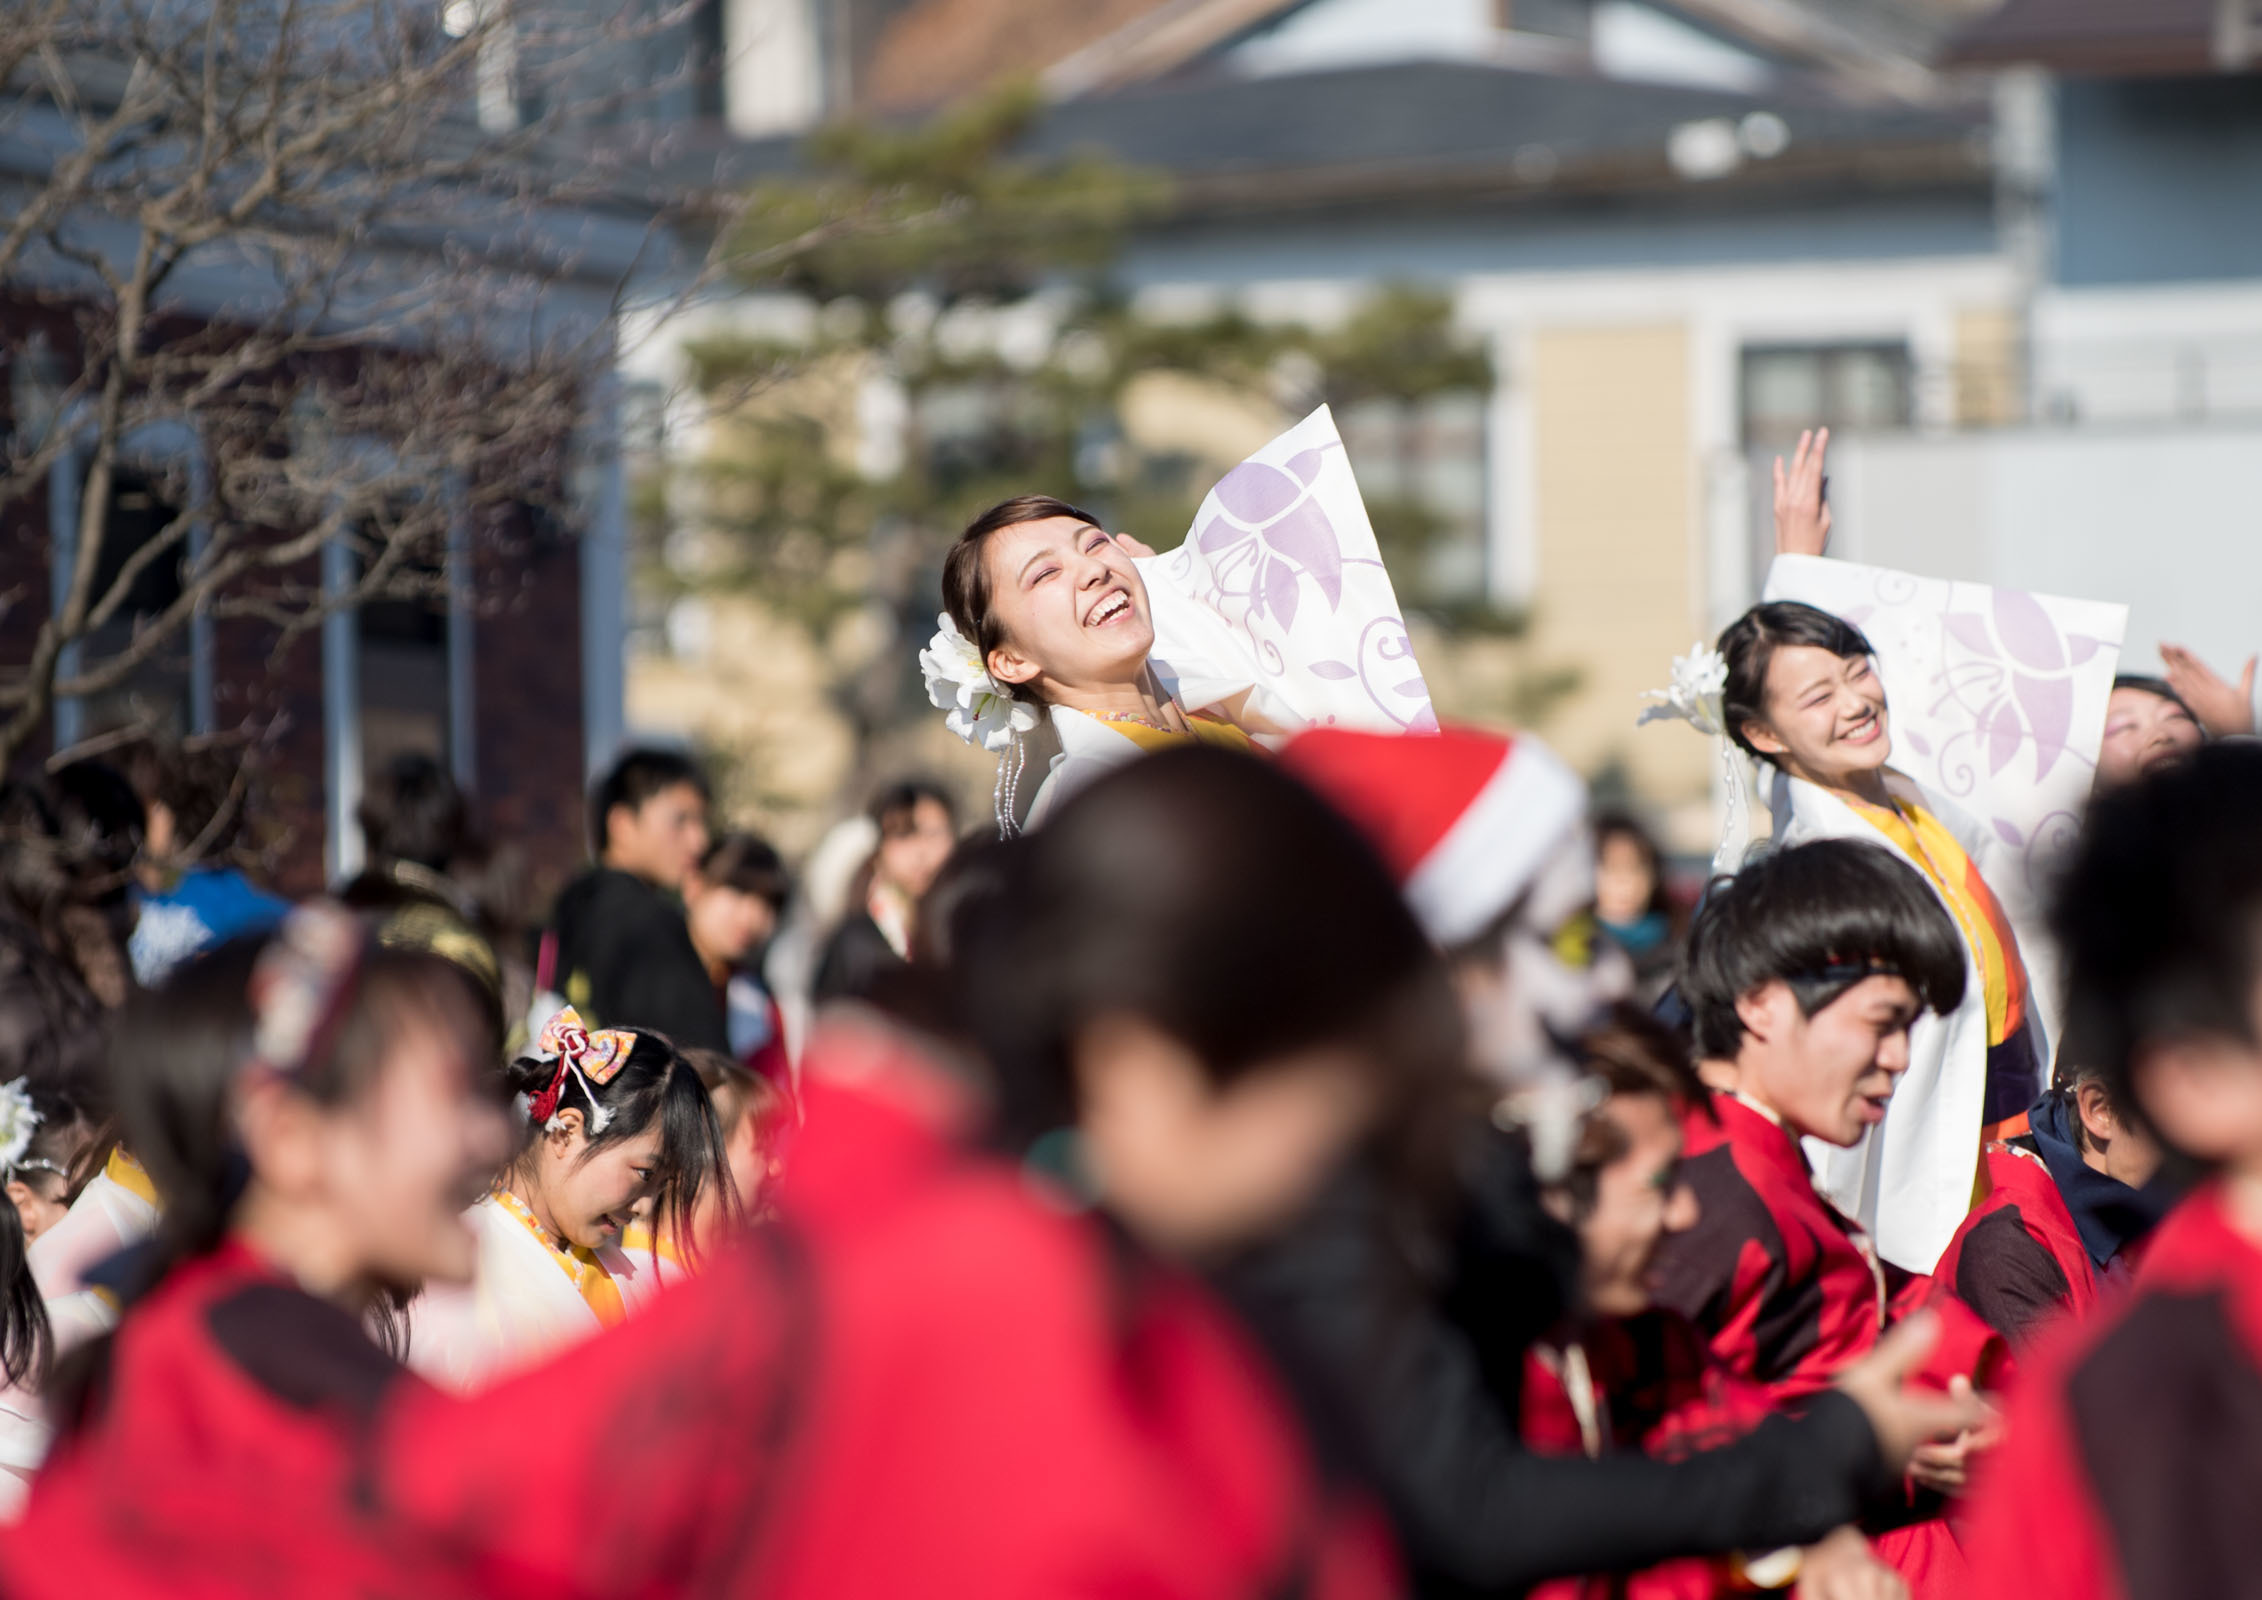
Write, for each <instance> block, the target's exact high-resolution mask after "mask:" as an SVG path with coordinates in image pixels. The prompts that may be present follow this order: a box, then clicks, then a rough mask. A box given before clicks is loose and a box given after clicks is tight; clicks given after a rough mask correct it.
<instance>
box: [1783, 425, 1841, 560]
mask: <svg viewBox="0 0 2262 1600" xmlns="http://www.w3.org/2000/svg"><path fill="white" fill-rule="evenodd" d="M1829 446H1830V430H1829V429H1828V428H1809V429H1807V430H1806V431H1805V432H1803V433H1801V434H1800V435H1799V446H1798V449H1796V450H1795V451H1793V452H1792V454H1791V465H1790V469H1789V470H1788V471H1785V470H1784V467H1783V458H1782V457H1781V456H1777V457H1776V458H1775V553H1776V554H1777V555H1779V556H1818V555H1821V554H1822V552H1823V550H1824V548H1825V547H1826V546H1828V544H1829V543H1830V502H1829V500H1828V499H1827V498H1826V494H1827V491H1828V489H1829V487H1830V480H1829V478H1827V477H1826V476H1824V474H1823V470H1822V453H1823V451H1825V450H1826V449H1828V448H1829Z"/></svg>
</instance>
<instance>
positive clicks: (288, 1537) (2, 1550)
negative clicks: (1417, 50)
mask: <svg viewBox="0 0 2262 1600" xmlns="http://www.w3.org/2000/svg"><path fill="white" fill-rule="evenodd" d="M423 1388H424V1384H423V1382H422V1380H421V1379H418V1378H416V1377H414V1376H412V1375H411V1374H409V1373H408V1372H406V1371H405V1370H404V1369H402V1368H401V1367H400V1366H399V1365H398V1364H397V1363H395V1362H394V1361H393V1360H392V1358H391V1357H389V1356H387V1355H385V1354H384V1353H383V1352H382V1351H380V1350H379V1349H378V1348H377V1347H376V1346H375V1345H373V1344H372V1343H370V1341H369V1337H368V1335H367V1333H366V1332H365V1331H364V1329H363V1326H362V1324H361V1322H360V1321H359V1319H357V1318H355V1317H354V1316H352V1315H350V1314H349V1313H347V1312H346V1311H344V1310H341V1309H340V1308H338V1307H336V1306H334V1305H331V1304H329V1303H327V1302H325V1301H321V1300H317V1299H314V1298H313V1297H311V1296H309V1295H307V1294H305V1293H304V1292H303V1291H301V1290H299V1289H298V1288H296V1287H295V1286H293V1285H290V1284H287V1283H285V1282H284V1281H283V1280H282V1279H281V1278H280V1277H279V1276H277V1274H276V1273H274V1272H273V1271H272V1270H271V1269H269V1268H268V1267H267V1266H266V1265H265V1264H264V1263H263V1262H262V1261H260V1259H259V1258H258V1257H256V1256H255V1255H253V1254H252V1253H251V1252H250V1251H249V1250H248V1249H246V1248H244V1247H243V1246H241V1245H238V1244H233V1243H231V1244H228V1245H224V1246H222V1248H221V1249H220V1250H218V1251H217V1252H215V1253H214V1254H212V1255H210V1256H207V1257H205V1258H203V1259H201V1260H197V1261H192V1262H189V1263H187V1264H186V1265H184V1266H182V1267H180V1268H179V1269H178V1270H176V1271H175V1272H173V1273H172V1274H171V1275H170V1276H168V1277H167V1278H166V1280H165V1281H164V1282H163V1283H162V1284H161V1285H159V1286H158V1288H157V1289H156V1290H154V1291H153V1292H152V1293H151V1294H150V1295H149V1297H148V1298H147V1299H146V1300H144V1301H142V1302H141V1303H139V1304H137V1305H136V1306H135V1307H134V1308H133V1309H132V1311H131V1312H130V1313H129V1314H128V1316H127V1317H126V1319H125V1321H124V1323H123V1324H122V1325H121V1327H120V1328H119V1331H118V1334H117V1337H116V1341H115V1343H114V1345H113V1347H112V1351H111V1358H110V1364H109V1367H108V1371H107V1375H106V1377H105V1379H104V1380H103V1382H102V1383H101V1384H100V1386H99V1387H98V1390H97V1392H96V1394H95V1396H94V1397H93V1399H92V1401H91V1403H90V1410H89V1419H88V1421H87V1423H86V1424H85V1426H84V1427H83V1428H82V1429H80V1430H79V1431H78V1432H76V1433H75V1434H68V1435H66V1436H65V1437H64V1439H63V1440H62V1442H61V1443H60V1444H59V1445H58V1446H57V1448H56V1450H55V1452H54V1454H53V1455H52V1456H50V1457H49V1459H48V1462H47V1464H46V1466H45V1468H44V1469H43V1470H42V1471H41V1473H40V1475H39V1477H38V1478H37V1479H36V1480H35V1481H34V1484H33V1489H32V1494H31V1500H30V1503H29V1505H28V1507H27V1508H26V1511H25V1515H24V1519H23V1520H22V1521H21V1522H20V1523H18V1524H16V1525H15V1526H14V1527H13V1528H10V1529H6V1530H4V1531H0V1593H5V1594H7V1595H8V1596H10V1597H11V1600H85V1597H87V1596H93V1595H100V1596H104V1597H110V1596H119V1597H134V1596H152V1597H155V1596H165V1597H168V1600H170V1597H176V1596H177V1597H184V1600H235V1597H248V1596H256V1595H275V1594H289V1595H293V1596H325V1595H336V1596H341V1597H342V1596H349V1595H350V1596H355V1597H360V1600H376V1597H384V1596H393V1597H399V1600H446V1597H448V1596H450V1595H465V1596H468V1595H470V1594H471V1593H472V1592H473V1591H472V1590H470V1589H468V1588H463V1587H460V1586H458V1585H456V1584H455V1582H454V1579H453V1575H452V1573H451V1571H450V1570H449V1568H448V1567H447V1566H446V1565H445V1564H444V1563H441V1562H437V1561H433V1560H430V1559H427V1558H426V1555H425V1553H424V1552H422V1551H421V1550H420V1549H419V1547H418V1546H417V1545H416V1543H415V1541H414V1540H413V1539H408V1540H403V1539H401V1538H399V1537H397V1530H394V1529H392V1528H390V1527H388V1526H387V1525H386V1524H385V1523H384V1522H383V1521H382V1520H381V1519H379V1518H376V1517H373V1516H372V1515H370V1514H369V1512H368V1510H367V1509H366V1508H365V1507H364V1506H363V1505H362V1503H361V1502H360V1500H359V1498H358V1497H357V1496H356V1494H355V1493H354V1492H353V1486H354V1482H355V1459H356V1443H357V1441H358V1440H360V1439H362V1438H364V1437H365V1436H366V1435H367V1433H368V1430H369V1428H370V1426H371V1422H372V1419H373V1417H374V1416H375V1415H376V1413H377V1412H378V1410H379V1409H380V1407H382V1406H383V1405H385V1404H387V1403H388V1402H390V1401H391V1400H392V1399H394V1398H396V1397H397V1396H398V1395H400V1394H401V1393H403V1392H408V1391H418V1390H422V1389H423Z"/></svg>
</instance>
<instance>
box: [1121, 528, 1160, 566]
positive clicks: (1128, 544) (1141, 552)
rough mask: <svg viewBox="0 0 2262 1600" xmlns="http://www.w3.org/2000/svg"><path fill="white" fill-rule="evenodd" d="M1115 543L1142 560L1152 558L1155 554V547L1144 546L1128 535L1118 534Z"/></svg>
mask: <svg viewBox="0 0 2262 1600" xmlns="http://www.w3.org/2000/svg"><path fill="white" fill-rule="evenodd" d="M1115 542H1116V543H1117V544H1119V545H1121V546H1123V548H1124V549H1126V550H1128V551H1130V552H1131V554H1132V555H1134V556H1136V557H1138V558H1139V559H1141V560H1144V559H1146V558H1147V557H1148V556H1151V555H1153V554H1154V553H1155V551H1154V546H1152V545H1149V544H1142V543H1141V542H1140V541H1138V540H1137V539H1134V538H1132V537H1131V535H1129V534H1128V533H1119V534H1117V535H1116V536H1115Z"/></svg>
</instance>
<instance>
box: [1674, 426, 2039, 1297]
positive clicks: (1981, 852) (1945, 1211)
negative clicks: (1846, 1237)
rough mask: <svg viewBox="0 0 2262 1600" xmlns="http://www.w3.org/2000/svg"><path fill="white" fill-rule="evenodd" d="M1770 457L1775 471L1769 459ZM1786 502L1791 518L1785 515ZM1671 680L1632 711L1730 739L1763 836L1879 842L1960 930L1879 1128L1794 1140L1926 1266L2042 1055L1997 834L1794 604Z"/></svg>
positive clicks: (1869, 681)
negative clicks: (1920, 769)
mask: <svg viewBox="0 0 2262 1600" xmlns="http://www.w3.org/2000/svg"><path fill="white" fill-rule="evenodd" d="M1780 465H1781V464H1780V463H1778V468H1780ZM1820 472H1821V446H1820V444H1819V443H1817V444H1816V445H1815V446H1814V448H1813V449H1812V451H1811V452H1810V451H1809V450H1807V449H1806V448H1804V447H1803V446H1802V449H1801V451H1800V452H1799V457H1798V460H1797V461H1796V462H1795V463H1794V465H1793V467H1792V469H1791V471H1790V473H1789V474H1788V477H1787V479H1784V478H1780V477H1779V480H1778V492H1777V512H1776V515H1777V526H1778V548H1779V551H1780V552H1781V553H1784V554H1800V553H1810V554H1819V553H1820V551H1821V548H1822V542H1823V537H1824V536H1825V535H1826V534H1827V531H1828V526H1829V517H1828V511H1827V508H1823V509H1822V510H1821V511H1820V512H1819V513H1816V512H1815V510H1814V508H1815V507H1816V506H1819V505H1820V499H1819V497H1820V492H1821V490H1820ZM1802 505H1804V506H1805V508H1806V509H1805V510H1804V511H1803V512H1802V511H1801V509H1800V507H1801V506H1802ZM1673 677H1674V687H1673V689H1672V690H1671V691H1669V692H1667V693H1665V694H1661V695H1657V696H1655V697H1654V698H1656V699H1659V700H1661V701H1663V702H1665V703H1664V705H1662V706H1660V707H1654V708H1652V709H1651V710H1650V711H1649V712H1647V713H1645V714H1644V716H1643V719H1642V720H1643V721H1649V720H1651V719H1652V718H1654V717H1678V718H1681V719H1683V720H1686V721H1688V722H1690V723H1691V724H1692V725H1694V726H1695V727H1696V728H1697V729H1698V730H1699V731H1701V732H1704V733H1708V734H1711V735H1713V736H1715V737H1719V738H1723V739H1725V740H1729V741H1733V744H1734V746H1735V748H1736V749H1739V750H1741V751H1742V752H1743V753H1744V754H1746V755H1749V756H1750V757H1752V758H1753V759H1754V760H1756V761H1758V762H1760V763H1761V764H1762V765H1763V767H1764V768H1765V769H1767V771H1768V773H1769V782H1768V786H1767V791H1766V792H1767V793H1768V795H1769V801H1770V809H1771V811H1772V813H1773V823H1774V838H1775V842H1776V843H1777V844H1778V845H1794V844H1804V843H1807V842H1809V841H1811V840H1816V839H1842V838H1852V839H1863V840H1868V841H1870V842H1873V843H1882V844H1884V845H1885V846H1886V847H1887V848H1888V849H1890V850H1892V851H1893V852H1894V854H1896V855H1898V856H1899V857H1901V859H1902V860H1904V861H1906V862H1907V863H1908V864H1909V865H1910V866H1913V867H1915V868H1916V869H1917V871H1918V872H1919V873H1920V874H1922V876H1923V878H1924V881H1925V882H1926V883H1927V884H1928V885H1929V886H1930V887H1931V889H1932V891H1933V893H1934V894H1935V895H1936V896H1937V897H1938V898H1939V900H1940V903H1941V904H1942V905H1943V906H1945V907H1946V908H1947V910H1948V912H1949V914H1950V915H1951V916H1953V917H1954V919H1955V922H1956V926H1957V928H1958V929H1959V930H1960V931H1961V932H1962V934H1963V936H1964V945H1965V953H1966V956H1967V967H1968V970H1967V973H1966V978H1967V982H1966V984H1965V986H1964V999H1963V1003H1962V1004H1961V1005H1959V1006H1957V1007H1956V1008H1955V1009H1954V1010H1952V1011H1951V1012H1949V1013H1948V1014H1946V1015H1944V1016H1934V1015H1930V1014H1928V1015H1926V1016H1925V1017H1923V1018H1922V1019H1920V1020H1919V1021H1918V1023H1917V1024H1916V1027H1915V1029H1914V1030H1913V1031H1912V1032H1911V1034H1910V1038H1909V1057H1910V1059H1909V1070H1908V1072H1907V1073H1906V1075H1905V1076H1904V1077H1903V1078H1902V1080H1901V1083H1900V1086H1899V1088H1898V1089H1896V1090H1895V1092H1894V1095H1893V1099H1892V1102H1891V1104H1890V1107H1889V1108H1888V1110H1887V1113H1886V1117H1885V1120H1884V1122H1883V1123H1882V1124H1881V1125H1880V1126H1879V1127H1878V1128H1877V1129H1875V1130H1874V1131H1873V1132H1872V1133H1871V1134H1870V1135H1869V1136H1868V1137H1866V1138H1865V1139H1863V1140H1862V1141H1861V1143H1860V1144H1858V1145H1856V1146H1855V1147H1853V1148H1851V1149H1846V1150H1828V1149H1823V1148H1820V1147H1817V1146H1813V1145H1810V1146H1809V1156H1810V1159H1812V1160H1813V1162H1814V1164H1815V1169H1816V1180H1817V1182H1818V1184H1819V1185H1820V1186H1821V1187H1822V1189H1823V1190H1824V1192H1825V1193H1826V1194H1828V1195H1829V1197H1830V1199H1831V1200H1832V1201H1833V1202H1834V1203H1835V1204H1836V1205H1837V1206H1838V1207H1839V1208H1840V1209H1841V1210H1843V1211H1845V1212H1846V1213H1847V1214H1848V1215H1849V1216H1852V1217H1855V1218H1856V1219H1857V1220H1858V1221H1860V1222H1861V1223H1862V1225H1863V1226H1864V1227H1865V1228H1867V1229H1869V1230H1870V1232H1871V1233H1872V1234H1873V1236H1874V1237H1875V1239H1876V1241H1877V1247H1878V1250H1879V1253H1880V1254H1882V1255H1883V1256H1884V1257H1885V1258H1886V1259H1887V1260H1888V1261H1890V1262H1892V1263H1893V1264H1894V1265H1895V1266H1898V1267H1901V1268H1904V1269H1906V1270H1907V1271H1910V1272H1915V1273H1929V1272H1930V1271H1931V1270H1932V1268H1933V1265H1934V1264H1935V1263H1936V1262H1937V1261H1938V1259H1939V1256H1940V1252H1941V1251H1942V1250H1943V1249H1945V1248H1946V1246H1947V1243H1948V1240H1949V1239H1950V1237H1951V1236H1952V1235H1953V1234H1954V1233H1955V1231H1956V1228H1957V1226H1958V1224H1959V1223H1961V1222H1962V1220H1963V1218H1964V1216H1965V1214H1966V1213H1967V1212H1968V1211H1969V1210H1970V1207H1971V1204H1972V1201H1973V1199H1974V1197H1975V1190H1976V1187H1977V1185H1978V1184H1979V1183H1981V1182H1982V1181H1983V1180H1982V1167H1981V1149H1982V1146H1983V1144H1984V1143H1985V1141H1986V1140H1987V1139H1990V1138H1994V1137H2009V1136H2010V1135H2013V1134H2017V1133H2020V1132H2023V1131H2024V1128H2025V1120H2024V1119H2025V1115H2026V1110H2027V1107H2028V1106H2029V1104H2031V1103H2032V1102H2033V1100H2034V1098H2035V1097H2036V1095H2037V1094H2038V1093H2039V1092H2040V1091H2041V1090H2042V1088H2043V1087H2044V1083H2043V1078H2044V1068H2045V1066H2046V1065H2047V1063H2048V1062H2049V1060H2050V1053H2049V1047H2048V1041H2047V1039H2046V1037H2045V1032H2044V1027H2043V1021H2042V1018H2041V1017H2040V1016H2039V1015H2038V1014H2037V1013H2036V1010H2035V1008H2034V1005H2033V1003H2032V1000H2031V997H2030V994H2029V985H2028V979H2027V969H2026V962H2025V960H2024V958H2023V957H2022V956H2021V954H2020V951H2019V940H2018V935H2017V933H2016V931H2015V930H2014V928H2013V925H2012V922H2011V918H2010V916H2009V915H2008V914H2007V913H2006V912H2005V910H2004V907H2003V903H2002V901H2001V900H2000V899H1999V898H1998V896H1997V894H1996V892H1995V890H1994V889H1993V888H1992V887H1991V886H1990V884H1989V882H1988V879H1987V876H1986V874H1985V871H1984V867H1983V863H1988V862H1990V861H1992V860H1994V859H1995V856H1996V852H1997V850H1998V848H1999V846H1998V841H1997V840H1996V839H1995V838H1994V837H1993V836H1992V834H1991V833H1990V832H1989V830H1987V829H1986V828H1985V827H1983V826H1982V825H1981V824H1980V823H1979V821H1978V820H1977V819H1975V818H1973V817H1971V816H1969V815H1967V814H1966V813H1965V812H1964V811H1963V810H1961V809H1960V808H1959V807H1957V806H1956V805H1954V804H1953V803H1951V802H1949V801H1948V800H1946V799H1944V798H1943V797H1941V796H1940V795H1938V794H1935V793H1933V792H1932V791H1930V790H1928V789H1926V788H1925V787H1924V786H1922V785H1921V784H1919V783H1917V782H1916V780H1915V779H1913V778H1911V777H1909V776H1908V775H1907V774H1905V773H1902V772H1899V771H1897V770H1895V769H1894V768H1893V767H1891V766H1890V765H1888V763H1889V762H1890V761H1891V759H1892V755H1893V739H1892V714H1891V708H1890V707H1889V706H1888V705H1887V704H1886V696H1885V684H1884V679H1883V677H1882V676H1881V675H1880V672H1879V666H1878V661H1877V650H1876V648H1875V647H1874V646H1873V645H1872V644H1871V642H1870V639H1869V637H1868V636H1867V635H1866V634H1864V633H1863V631H1862V630H1861V629H1860V628H1857V627H1855V626H1854V625H1853V624H1852V623H1851V622H1848V621H1847V620H1845V619H1844V618H1843V617H1839V616H1834V615H1832V614H1831V613H1830V612H1828V611H1824V610H1822V609H1820V608H1819V607H1816V606H1812V605H1807V604H1805V603H1804V602H1801V601H1796V600H1776V601H1769V602H1766V603H1764V604H1761V605H1756V606H1753V607H1752V608H1751V609H1750V610H1748V611H1746V612H1745V613H1744V614H1743V615H1742V616H1740V617H1738V618H1737V619H1736V620H1735V621H1734V622H1732V623H1730V624H1729V625H1728V627H1727V629H1726V630H1725V631H1723V632H1722V633H1721V635H1720V641H1719V648H1718V650H1717V651H1707V650H1703V649H1702V648H1701V647H1699V649H1698V650H1697V651H1696V652H1694V653H1692V655H1690V656H1688V657H1683V658H1682V659H1681V660H1679V661H1677V662H1675V664H1674V675H1673ZM1721 756H1722V761H1723V765H1724V767H1725V768H1726V770H1727V771H1728V772H1729V774H1730V780H1731V781H1730V785H1729V790H1728V793H1729V804H1728V809H1729V823H1730V827H1729V830H1728V832H1729V835H1730V837H1729V838H1727V839H1724V840H1723V843H1722V846H1721V855H1720V856H1719V857H1717V858H1715V861H1714V866H1715V869H1716V870H1720V871H1733V870H1734V869H1735V868H1736V866H1737V865H1738V864H1739V861H1740V857H1741V854H1742V851H1741V846H1740V843H1739V842H1738V841H1736V839H1735V837H1734V836H1735V834H1736V833H1737V832H1738V825H1739V824H1740V812H1741V809H1742V770H1741V763H1740V762H1739V761H1737V760H1736V759H1735V757H1734V754H1733V752H1732V751H1731V750H1729V749H1727V748H1726V747H1723V749H1722V751H1721Z"/></svg>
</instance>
